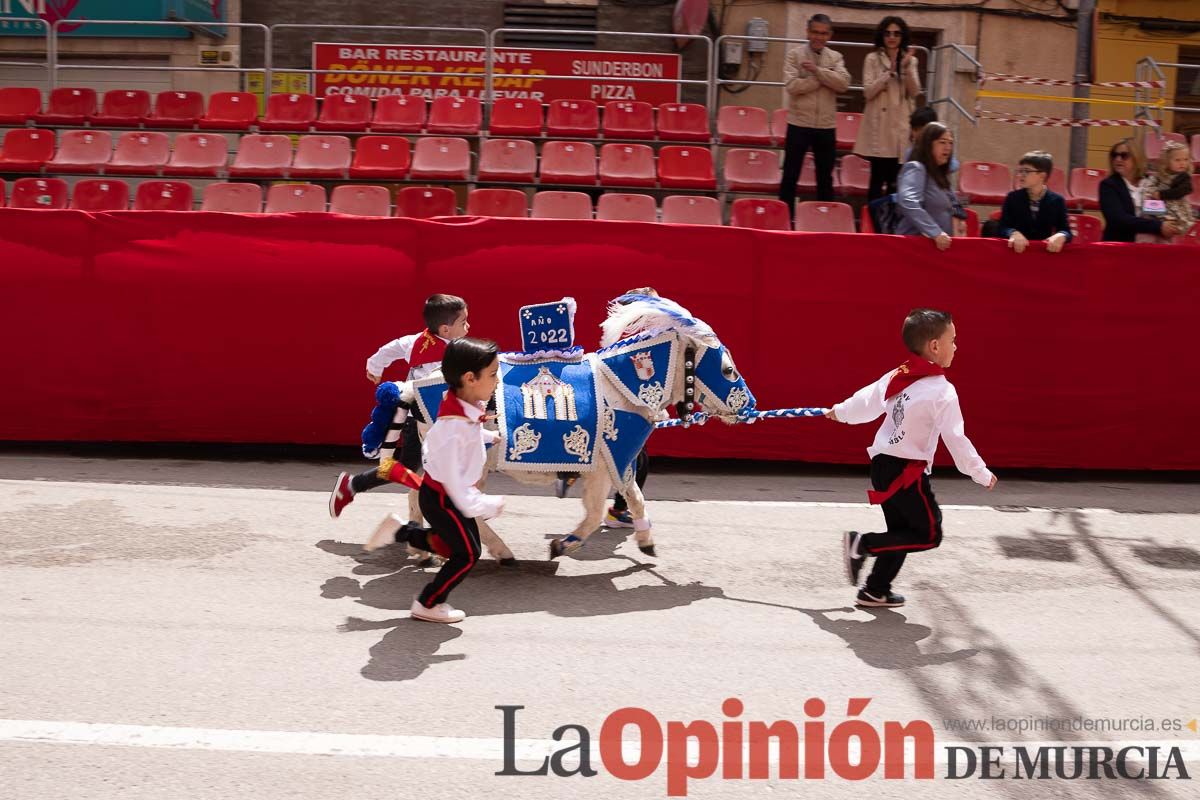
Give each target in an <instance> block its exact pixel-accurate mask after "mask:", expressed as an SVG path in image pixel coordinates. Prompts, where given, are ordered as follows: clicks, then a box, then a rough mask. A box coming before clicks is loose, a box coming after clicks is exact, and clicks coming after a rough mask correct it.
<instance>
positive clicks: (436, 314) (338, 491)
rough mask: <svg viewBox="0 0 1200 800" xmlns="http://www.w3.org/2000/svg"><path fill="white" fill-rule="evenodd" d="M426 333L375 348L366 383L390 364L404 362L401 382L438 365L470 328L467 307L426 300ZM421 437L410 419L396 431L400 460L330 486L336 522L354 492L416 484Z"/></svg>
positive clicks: (449, 299)
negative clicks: (450, 344)
mask: <svg viewBox="0 0 1200 800" xmlns="http://www.w3.org/2000/svg"><path fill="white" fill-rule="evenodd" d="M423 316H424V318H425V330H423V331H421V332H420V333H412V334H409V335H408V336H401V337H400V338H399V339H393V340H392V341H390V342H388V343H387V344H385V345H384V346H383V347H381V348H379V349H378V350H377V351H376V352H375V355H373V356H371V357H370V358H368V359H367V380H369V381H370V382H371V383H374V384H378V383H379V381H380V379H381V377H382V375H383V371H384V370H385V369H387V368H388V367H389V366H390V365H391V364H392V363H393V362H395V361H406V362H408V377H406V378H405V380H406V381H415V380H417V379H418V378H424V377H425V376H427V375H429V374H430V373H431V372H433V371H434V370H435V369H437V368H438V367H440V366H441V365H442V357H443V356H444V355H445V354H446V343H447V342H449V341H450V340H451V339H457V338H459V337H462V336H466V335H467V333H468V332H469V331H470V329H471V324H470V323H469V322H468V321H467V303H466V301H465V300H463V299H462V298H461V297H455V296H454V295H452V294H435V295H431V296H430V297H429V299H428V300H426V301H425V310H424V313H423ZM420 469H421V438H420V435H419V434H418V432H417V421H416V419H415V418H414V417H413V416H411V415H409V417H408V419H407V420H405V422H404V427H403V429H402V431H401V432H400V457H399V458H398V459H395V460H392V459H384V460H382V461H381V462H380V464H379V466H378V467H376V468H373V469H369V470H366V471H365V472H360V473H359V474H357V475H353V476H351V475H350V473H348V472H343V473H341V474H340V475H338V477H337V481H336V482H335V483H334V485H333V493H332V494H331V495H330V496H329V516H331V517H334V518H336V517H338V516H339V515H341V513H342V509H344V508H345V507H346V506H348V505H350V503H351V501H353V500H354V496H355V495H356V494H358V493H359V492H365V491H369V490H371V489H375V488H377V487H379V486H383V485H385V484H387V483H389V482H392V483H402V484H404V485H406V486H409V487H410V488H414V489H415V488H417V487H418V486H419V485H420V476H419V475H418V474H417V472H418V471H419V470H420Z"/></svg>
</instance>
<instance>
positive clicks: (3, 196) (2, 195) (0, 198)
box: [0, 178, 8, 208]
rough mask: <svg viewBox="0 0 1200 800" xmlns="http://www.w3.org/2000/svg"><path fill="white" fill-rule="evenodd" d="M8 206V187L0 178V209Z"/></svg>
mask: <svg viewBox="0 0 1200 800" xmlns="http://www.w3.org/2000/svg"><path fill="white" fill-rule="evenodd" d="M7 204H8V185H7V184H6V183H5V182H4V179H3V178H0V208H4V206H5V205H7Z"/></svg>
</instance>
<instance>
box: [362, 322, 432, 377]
mask: <svg viewBox="0 0 1200 800" xmlns="http://www.w3.org/2000/svg"><path fill="white" fill-rule="evenodd" d="M423 333H424V332H423V331H422V333H410V334H409V335H408V336H401V337H400V338H399V339H392V340H391V341H390V342H388V343H387V344H385V345H384V346H383V347H381V348H379V349H378V350H376V351H375V355H373V356H371V357H370V358H368V359H367V372H369V373H371V374H372V375H382V374H383V371H384V370H385V369H387V368H388V367H390V366H391V365H392V363H393V362H395V361H408V362H410V363H411V361H412V351H413V345H415V344H416V343H417V340H419V339H420V338H421V336H422V335H423ZM438 338H439V339H442V337H440V336H439V337H438ZM442 341H443V342H445V341H448V340H447V339H442ZM441 365H442V364H441V360H440V359H439V360H438V361H437V362H436V363H429V364H418V365H417V366H415V367H411V368H410V369H409V370H408V377H407V378H406V379H405V380H410V381H415V380H417V379H418V378H424V377H425V376H426V375H428V374H429V373H431V372H433V371H434V370H435V369H438V368H439V367H441Z"/></svg>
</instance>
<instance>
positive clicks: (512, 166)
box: [479, 139, 537, 183]
mask: <svg viewBox="0 0 1200 800" xmlns="http://www.w3.org/2000/svg"><path fill="white" fill-rule="evenodd" d="M536 172H537V149H536V148H535V147H534V146H533V142H531V141H528V140H527V139H488V140H487V141H486V142H484V143H483V144H482V145H480V147H479V180H481V181H512V182H514V183H533V176H534V174H535V173H536Z"/></svg>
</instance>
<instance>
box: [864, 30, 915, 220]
mask: <svg viewBox="0 0 1200 800" xmlns="http://www.w3.org/2000/svg"><path fill="white" fill-rule="evenodd" d="M875 48H876V49H875V50H873V51H871V52H870V53H868V54H867V57H866V60H864V61H863V96H864V97H865V98H866V106H865V107H864V109H863V118H862V123H861V124H860V126H859V129H858V139H857V140H856V141H855V143H854V152H855V153H856V154H857V155H860V156H862V157H863V158H865V159H866V160H867V161H868V162H870V164H871V177H870V181H869V182H868V184H867V200H868V201H870V200H874V199H875V198H876V197H882V196H883V195H885V194H891V193H892V192H894V191H896V176H897V175H898V174H899V172H900V160H901V159H902V158H904V154H905V151H906V150H907V149H908V146H909V117H910V116H911V115H912V113H913V108H914V106H915V105H916V100H917V95H919V94H920V93H921V79H920V78H919V77H918V75H917V57H916V56H915V55H913V52H912V48H911V47H910V46H909V35H908V25H907V24H906V23H905V22H904V20H903V19H901V18H900V17H884V18H883V21H882V22H880V23H879V27H878V28H876V30H875Z"/></svg>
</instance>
